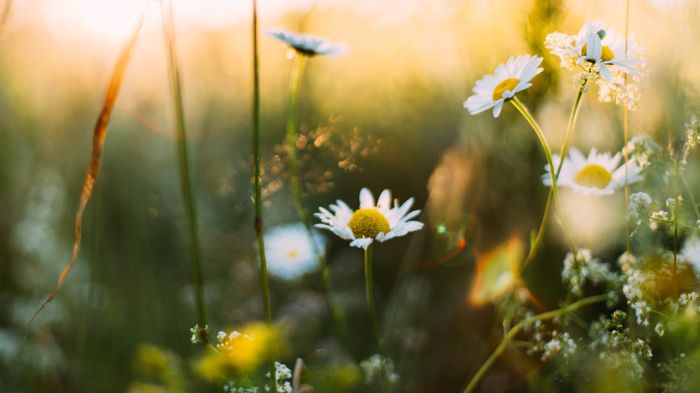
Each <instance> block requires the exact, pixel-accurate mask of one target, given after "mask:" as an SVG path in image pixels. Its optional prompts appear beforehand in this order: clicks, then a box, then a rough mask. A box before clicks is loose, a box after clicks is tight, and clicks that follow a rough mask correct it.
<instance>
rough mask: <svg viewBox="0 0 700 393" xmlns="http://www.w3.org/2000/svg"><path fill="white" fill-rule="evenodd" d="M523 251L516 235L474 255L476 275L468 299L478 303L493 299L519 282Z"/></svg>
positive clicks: (522, 246) (523, 247)
mask: <svg viewBox="0 0 700 393" xmlns="http://www.w3.org/2000/svg"><path fill="white" fill-rule="evenodd" d="M524 252H525V246H524V245H523V241H522V239H521V238H520V237H518V236H513V237H511V238H510V239H509V240H508V241H507V242H505V243H502V244H500V245H498V246H496V247H495V248H493V249H491V250H488V251H486V252H483V253H477V256H476V263H477V265H476V276H475V278H474V285H473V286H472V290H471V291H470V292H469V301H470V302H471V303H472V304H475V305H480V304H484V303H487V302H491V301H494V300H496V299H498V298H500V297H501V296H503V295H505V294H506V293H508V292H509V291H511V290H512V289H514V288H516V287H517V286H518V285H519V284H520V264H521V263H522V260H523V256H524Z"/></svg>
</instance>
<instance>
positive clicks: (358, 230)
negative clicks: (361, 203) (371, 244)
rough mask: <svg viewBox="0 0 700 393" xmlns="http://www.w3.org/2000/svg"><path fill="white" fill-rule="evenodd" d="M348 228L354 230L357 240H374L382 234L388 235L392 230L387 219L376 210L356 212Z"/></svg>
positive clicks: (367, 209) (368, 209)
mask: <svg viewBox="0 0 700 393" xmlns="http://www.w3.org/2000/svg"><path fill="white" fill-rule="evenodd" d="M348 226H349V227H350V229H352V234H353V235H355V237H357V238H363V237H368V238H372V239H374V238H375V237H376V236H377V235H378V234H379V233H380V232H384V233H387V232H389V230H390V229H391V228H389V221H387V220H386V217H384V215H383V214H382V213H380V212H379V210H377V209H374V208H365V209H358V210H356V211H355V213H353V215H352V217H350V222H348Z"/></svg>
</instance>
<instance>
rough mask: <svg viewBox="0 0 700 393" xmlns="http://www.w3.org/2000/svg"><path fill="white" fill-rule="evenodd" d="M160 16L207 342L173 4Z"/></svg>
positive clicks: (203, 337) (199, 315) (200, 318)
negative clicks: (161, 17)
mask: <svg viewBox="0 0 700 393" xmlns="http://www.w3.org/2000/svg"><path fill="white" fill-rule="evenodd" d="M160 4H161V9H162V13H163V31H164V35H165V45H166V50H167V54H168V71H169V73H170V85H171V88H172V94H173V106H174V109H175V131H176V132H175V135H176V140H177V155H178V164H179V167H180V185H181V189H182V200H183V203H184V205H185V214H186V215H187V224H188V225H187V228H188V233H189V237H190V252H191V260H192V274H193V280H194V286H195V301H196V304H197V322H198V326H199V329H200V330H199V336H200V337H199V338H200V339H201V340H202V341H204V342H209V337H208V329H207V314H206V310H205V305H204V278H203V274H202V258H201V252H200V247H199V231H198V228H197V209H196V207H195V201H194V196H193V194H192V185H191V181H190V172H189V160H188V157H187V130H186V125H185V111H184V109H183V105H182V83H181V80H180V67H179V65H178V61H177V51H176V47H175V22H174V20H173V6H172V1H168V0H161V2H160Z"/></svg>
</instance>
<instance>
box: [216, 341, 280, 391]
mask: <svg viewBox="0 0 700 393" xmlns="http://www.w3.org/2000/svg"><path fill="white" fill-rule="evenodd" d="M222 333H223V334H222ZM234 333H238V332H234ZM231 334H233V333H231ZM228 336H229V335H227V334H226V333H224V332H219V335H218V336H217V338H219V337H221V338H220V339H219V341H225V340H226V339H227V337H228ZM240 336H241V334H240V333H238V335H234V336H233V337H234V339H236V338H238V337H240ZM274 368H275V386H276V387H277V392H278V393H292V392H293V391H294V389H293V388H292V383H291V379H292V370H290V369H289V367H287V366H285V365H284V364H282V363H280V362H277V361H276V362H275V366H274ZM265 378H267V379H268V380H269V379H270V372H267V373H265ZM271 390H272V388H271V387H270V384H269V383H266V384H265V388H264V389H262V390H261V389H260V388H257V387H255V386H240V385H239V384H238V383H237V382H235V381H228V382H226V384H225V385H224V392H226V393H260V392H262V391H265V392H270V391H271Z"/></svg>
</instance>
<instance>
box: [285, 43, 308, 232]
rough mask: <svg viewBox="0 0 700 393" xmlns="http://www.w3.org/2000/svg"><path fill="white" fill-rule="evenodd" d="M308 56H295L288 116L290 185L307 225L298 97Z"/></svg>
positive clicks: (301, 218) (302, 220) (303, 220)
mask: <svg viewBox="0 0 700 393" xmlns="http://www.w3.org/2000/svg"><path fill="white" fill-rule="evenodd" d="M306 60H307V56H305V55H302V54H298V53H296V54H295V56H294V66H293V67H292V74H291V76H290V78H289V108H288V112H289V113H288V114H287V150H288V153H289V171H290V179H289V183H290V186H291V188H292V195H293V196H294V204H295V206H296V208H297V213H298V215H299V220H301V222H303V223H304V224H305V225H306V223H307V222H308V221H309V220H308V215H307V214H306V210H305V209H304V203H303V201H302V199H301V184H300V181H299V160H298V157H297V140H298V139H299V126H298V120H297V114H298V111H299V109H298V104H297V102H298V95H299V84H300V82H301V77H302V75H303V74H304V69H305V68H306Z"/></svg>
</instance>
